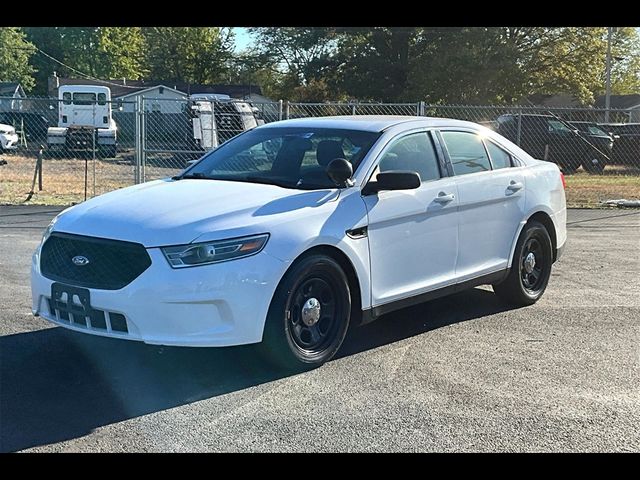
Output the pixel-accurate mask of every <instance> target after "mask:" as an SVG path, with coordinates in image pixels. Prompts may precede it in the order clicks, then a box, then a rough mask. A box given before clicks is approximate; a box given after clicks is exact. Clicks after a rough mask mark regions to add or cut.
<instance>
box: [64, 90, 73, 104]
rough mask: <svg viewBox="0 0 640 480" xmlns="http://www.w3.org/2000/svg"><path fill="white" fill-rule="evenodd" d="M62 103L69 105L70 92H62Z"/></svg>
mask: <svg viewBox="0 0 640 480" xmlns="http://www.w3.org/2000/svg"><path fill="white" fill-rule="evenodd" d="M62 103H64V104H65V105H71V92H64V93H63V94H62Z"/></svg>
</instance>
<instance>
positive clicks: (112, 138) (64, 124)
mask: <svg viewBox="0 0 640 480" xmlns="http://www.w3.org/2000/svg"><path fill="white" fill-rule="evenodd" d="M117 130H118V127H117V126H116V122H115V121H114V120H113V116H112V110H111V90H110V89H109V87H103V86H97V85H64V86H62V87H60V88H59V89H58V126H57V127H49V128H48V130H47V145H48V147H49V149H50V150H60V151H68V152H77V151H83V152H87V151H89V152H90V151H92V150H93V149H94V148H95V150H96V151H97V153H98V155H99V156H102V157H115V156H116V152H117Z"/></svg>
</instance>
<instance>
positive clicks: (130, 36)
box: [96, 27, 148, 80]
mask: <svg viewBox="0 0 640 480" xmlns="http://www.w3.org/2000/svg"><path fill="white" fill-rule="evenodd" d="M145 50H146V41H145V38H144V36H143V35H142V29H141V28H140V27H101V28H100V29H99V30H98V32H97V46H96V55H97V56H98V58H99V59H100V60H101V62H100V63H99V65H98V67H97V69H96V75H97V76H98V77H99V78H127V79H131V80H138V79H140V78H143V77H144V76H145V75H146V74H147V73H148V70H147V66H146V61H145V57H144V54H145Z"/></svg>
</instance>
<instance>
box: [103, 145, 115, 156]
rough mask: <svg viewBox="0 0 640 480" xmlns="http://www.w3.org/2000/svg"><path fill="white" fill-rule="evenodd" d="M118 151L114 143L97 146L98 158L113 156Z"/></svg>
mask: <svg viewBox="0 0 640 480" xmlns="http://www.w3.org/2000/svg"><path fill="white" fill-rule="evenodd" d="M117 153H118V149H117V147H116V146H115V145H109V146H107V147H98V156H99V157H100V158H115V157H116V154H117Z"/></svg>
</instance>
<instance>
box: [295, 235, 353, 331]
mask: <svg viewBox="0 0 640 480" xmlns="http://www.w3.org/2000/svg"><path fill="white" fill-rule="evenodd" d="M314 254H315V255H318V254H320V255H326V256H328V257H331V258H333V259H334V260H335V261H336V262H338V264H339V265H340V268H342V271H343V272H344V273H345V275H346V276H347V280H348V282H349V290H351V324H352V325H359V324H360V320H361V317H362V295H361V293H360V282H359V281H358V275H357V274H356V270H355V268H353V264H352V263H351V260H349V257H347V255H346V254H345V253H344V252H343V251H342V250H340V249H338V248H336V247H333V246H331V245H318V246H316V247H312V248H310V249H309V250H307V251H305V252H304V253H303V254H301V255H300V256H299V257H298V258H296V259H295V260H294V262H293V263H295V262H297V261H299V260H300V259H302V258H305V257H307V256H309V255H314ZM293 263H292V265H293Z"/></svg>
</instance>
